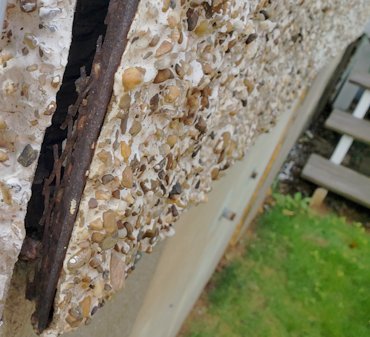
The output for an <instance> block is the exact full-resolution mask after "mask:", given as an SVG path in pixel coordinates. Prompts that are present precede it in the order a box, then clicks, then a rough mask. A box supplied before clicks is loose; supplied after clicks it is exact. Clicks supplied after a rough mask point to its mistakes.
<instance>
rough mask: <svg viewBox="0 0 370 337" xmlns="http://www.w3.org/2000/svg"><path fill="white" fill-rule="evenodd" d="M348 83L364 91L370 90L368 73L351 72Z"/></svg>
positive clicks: (369, 75)
mask: <svg viewBox="0 0 370 337" xmlns="http://www.w3.org/2000/svg"><path fill="white" fill-rule="evenodd" d="M349 81H350V82H351V83H353V84H356V85H358V86H360V87H362V88H364V89H366V90H370V74H369V73H365V72H364V73H359V72H352V73H351V75H350V76H349Z"/></svg>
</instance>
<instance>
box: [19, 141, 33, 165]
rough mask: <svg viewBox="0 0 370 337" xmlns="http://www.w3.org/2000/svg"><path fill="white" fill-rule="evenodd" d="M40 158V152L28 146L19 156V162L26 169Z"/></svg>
mask: <svg viewBox="0 0 370 337" xmlns="http://www.w3.org/2000/svg"><path fill="white" fill-rule="evenodd" d="M37 156H38V152H37V151H36V150H34V149H33V148H32V146H31V145H30V144H27V145H26V146H25V148H24V149H23V151H22V153H21V154H20V155H19V157H18V159H17V161H18V163H19V164H21V165H22V166H24V167H28V166H30V165H31V164H32V163H33V162H34V161H35V160H36V159H37Z"/></svg>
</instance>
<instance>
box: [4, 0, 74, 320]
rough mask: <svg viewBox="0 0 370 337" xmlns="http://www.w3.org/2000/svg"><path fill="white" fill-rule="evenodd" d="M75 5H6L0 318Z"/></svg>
mask: <svg viewBox="0 0 370 337" xmlns="http://www.w3.org/2000/svg"><path fill="white" fill-rule="evenodd" d="M74 3H75V1H74V0H70V1H65V2H62V1H57V0H41V1H34V0H28V1H16V0H11V1H8V5H7V10H6V19H5V22H4V27H3V32H2V35H1V40H0V249H1V252H0V318H1V314H2V310H3V300H4V297H5V295H6V290H7V287H8V284H9V280H10V277H11V274H12V271H13V265H14V263H15V262H16V260H17V258H18V254H19V251H20V249H21V246H22V241H23V238H24V235H25V232H24V217H25V214H26V209H27V202H28V200H29V198H30V196H31V184H32V180H33V175H34V171H35V167H36V163H37V158H38V153H39V150H40V146H41V142H42V140H43V135H44V132H45V129H46V127H47V126H48V125H49V124H50V119H51V116H52V114H53V112H54V111H55V108H56V104H55V96H56V93H57V91H58V88H59V86H60V83H61V79H62V76H63V72H64V67H65V65H66V63H67V56H68V49H69V45H70V40H71V29H72V20H73V12H74Z"/></svg>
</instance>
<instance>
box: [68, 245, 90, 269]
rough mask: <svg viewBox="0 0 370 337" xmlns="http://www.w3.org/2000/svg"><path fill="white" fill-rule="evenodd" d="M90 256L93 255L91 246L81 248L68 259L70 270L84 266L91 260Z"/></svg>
mask: <svg viewBox="0 0 370 337" xmlns="http://www.w3.org/2000/svg"><path fill="white" fill-rule="evenodd" d="M90 256H91V249H90V248H84V249H81V250H80V251H78V252H77V253H76V254H75V255H73V256H72V257H71V258H70V259H69V260H68V263H67V267H68V268H69V269H70V270H76V269H78V268H80V267H82V266H83V265H84V264H86V263H87V262H89V259H90Z"/></svg>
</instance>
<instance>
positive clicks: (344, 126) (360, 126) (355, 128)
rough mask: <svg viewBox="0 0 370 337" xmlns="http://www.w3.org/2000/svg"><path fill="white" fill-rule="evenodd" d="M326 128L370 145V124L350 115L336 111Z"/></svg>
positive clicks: (328, 120) (327, 122)
mask: <svg viewBox="0 0 370 337" xmlns="http://www.w3.org/2000/svg"><path fill="white" fill-rule="evenodd" d="M369 84H370V83H369ZM325 127H326V128H328V129H330V130H334V131H336V132H338V133H341V134H346V135H348V136H351V137H352V138H354V139H357V140H359V141H361V142H364V143H366V144H370V122H369V121H366V120H363V119H360V118H356V117H353V116H352V115H351V114H350V113H347V112H344V111H341V110H334V111H333V112H332V113H331V114H330V116H329V118H328V119H327V120H326V122H325Z"/></svg>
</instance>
